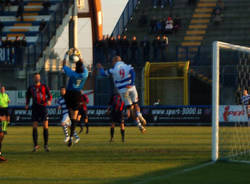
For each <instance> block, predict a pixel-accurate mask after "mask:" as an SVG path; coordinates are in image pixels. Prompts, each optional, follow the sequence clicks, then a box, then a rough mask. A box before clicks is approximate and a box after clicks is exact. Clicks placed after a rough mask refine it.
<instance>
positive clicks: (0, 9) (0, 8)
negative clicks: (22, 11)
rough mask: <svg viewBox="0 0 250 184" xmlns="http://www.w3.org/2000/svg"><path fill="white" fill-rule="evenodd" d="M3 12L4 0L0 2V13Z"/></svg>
mask: <svg viewBox="0 0 250 184" xmlns="http://www.w3.org/2000/svg"><path fill="white" fill-rule="evenodd" d="M2 12H4V0H0V13H2Z"/></svg>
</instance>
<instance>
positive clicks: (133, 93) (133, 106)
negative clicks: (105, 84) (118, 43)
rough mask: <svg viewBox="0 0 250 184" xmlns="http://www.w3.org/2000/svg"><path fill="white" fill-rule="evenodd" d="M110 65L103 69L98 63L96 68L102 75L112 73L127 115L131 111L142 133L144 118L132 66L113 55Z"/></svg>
mask: <svg viewBox="0 0 250 184" xmlns="http://www.w3.org/2000/svg"><path fill="white" fill-rule="evenodd" d="M112 66H113V68H110V69H108V70H104V69H103V66H102V65H101V64H100V63H98V64H97V68H98V69H99V72H100V74H101V75H102V76H109V75H112V77H113V81H114V84H115V86H116V88H117V90H118V92H119V94H120V96H121V98H122V101H124V103H125V106H126V108H127V111H126V112H127V117H128V118H129V117H130V116H131V113H132V117H133V119H134V121H135V122H136V124H137V126H138V127H139V129H140V131H141V132H142V133H144V132H145V131H146V129H145V128H144V126H145V125H146V120H145V119H144V118H143V116H142V114H141V112H140V107H139V105H138V94H137V90H136V87H135V71H134V68H133V67H132V66H131V65H127V64H125V63H124V62H123V61H122V60H121V57H120V56H115V57H114V58H113V59H112Z"/></svg>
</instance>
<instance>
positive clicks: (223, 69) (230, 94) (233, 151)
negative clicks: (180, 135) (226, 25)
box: [218, 47, 250, 163]
mask: <svg viewBox="0 0 250 184" xmlns="http://www.w3.org/2000/svg"><path fill="white" fill-rule="evenodd" d="M219 63H220V64H219V72H220V75H219V87H218V88H219V139H218V141H219V143H218V152H219V153H218V155H219V156H218V159H219V160H229V161H246V162H249V163H250V123H249V116H248V114H249V112H248V106H246V105H243V104H242V95H243V90H245V89H247V90H249V86H250V85H249V84H250V52H249V51H242V50H237V49H230V47H229V48H223V47H222V48H221V47H219Z"/></svg>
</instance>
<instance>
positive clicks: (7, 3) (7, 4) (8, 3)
mask: <svg viewBox="0 0 250 184" xmlns="http://www.w3.org/2000/svg"><path fill="white" fill-rule="evenodd" d="M10 6H11V3H10V0H5V4H4V7H8V11H10ZM4 10H5V8H4Z"/></svg>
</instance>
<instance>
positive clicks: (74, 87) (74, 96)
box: [63, 52, 88, 146]
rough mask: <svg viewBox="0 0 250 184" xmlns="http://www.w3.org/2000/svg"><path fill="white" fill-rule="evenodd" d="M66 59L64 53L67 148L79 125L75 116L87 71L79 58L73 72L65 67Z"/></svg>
mask: <svg viewBox="0 0 250 184" xmlns="http://www.w3.org/2000/svg"><path fill="white" fill-rule="evenodd" d="M67 57H68V52H67V53H66V55H65V57H64V60H63V70H64V72H65V74H66V75H67V76H68V77H69V82H68V85H67V92H66V95H65V101H66V104H67V108H68V109H69V114H70V119H71V128H70V139H69V141H68V146H71V145H72V139H73V135H74V132H75V127H76V125H77V123H79V122H78V120H77V115H78V111H79V108H80V106H81V90H82V89H83V87H84V84H85V82H86V80H87V78H88V70H87V68H86V67H84V64H83V61H82V59H81V58H80V57H79V61H77V62H76V63H75V64H76V69H75V71H73V70H72V69H71V68H70V67H68V66H66V58H67Z"/></svg>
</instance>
